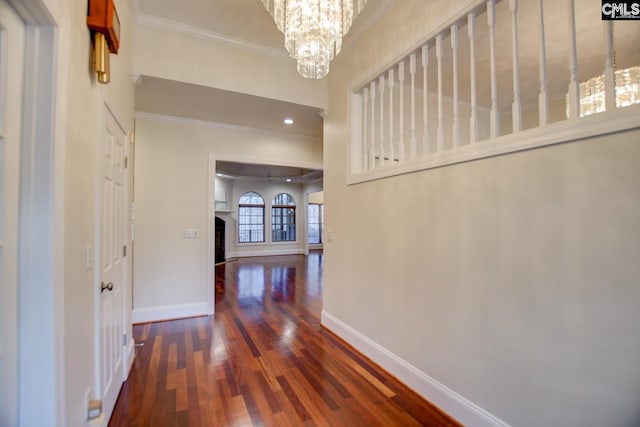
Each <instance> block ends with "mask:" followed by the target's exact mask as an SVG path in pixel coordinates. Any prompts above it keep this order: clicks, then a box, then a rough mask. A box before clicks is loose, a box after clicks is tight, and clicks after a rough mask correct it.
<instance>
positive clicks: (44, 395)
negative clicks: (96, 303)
mask: <svg viewBox="0 0 640 427" xmlns="http://www.w3.org/2000/svg"><path fill="white" fill-rule="evenodd" d="M8 3H9V4H10V5H11V6H13V8H14V9H15V11H16V12H17V13H18V15H19V16H20V17H21V18H22V19H23V20H24V22H25V29H26V43H25V75H24V93H23V113H22V120H23V124H22V139H21V141H20V190H19V198H20V200H19V216H18V218H19V228H18V248H19V249H18V292H19V293H18V304H17V309H18V313H19V316H18V324H17V325H16V329H17V334H18V342H19V344H18V366H17V368H18V372H19V379H18V387H19V399H18V401H19V403H18V413H19V417H20V420H21V422H22V423H24V424H25V425H42V426H46V425H52V423H55V424H56V425H64V424H65V418H66V417H65V393H64V341H63V340H64V335H63V328H64V280H63V273H64V272H63V266H64V228H63V226H64V222H63V221H64V152H65V143H64V131H63V130H62V126H56V124H59V123H61V117H60V113H58V111H62V110H58V108H57V107H58V105H57V104H58V102H59V100H58V98H57V97H56V89H58V88H59V89H64V88H66V82H65V81H64V79H63V78H62V76H60V74H59V73H58V67H59V65H60V64H61V63H62V62H63V61H60V60H59V59H60V58H59V57H60V50H59V45H60V41H59V40H60V37H61V35H60V31H59V28H58V26H57V23H56V20H55V18H54V14H53V13H52V11H50V10H49V9H48V7H47V6H46V5H45V3H44V1H43V0H9V1H8ZM61 107H62V106H61ZM43 218H44V220H43ZM34 265H37V266H39V268H38V269H34V268H33V266H34Z"/></svg>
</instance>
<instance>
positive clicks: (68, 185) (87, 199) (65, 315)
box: [0, 0, 134, 427]
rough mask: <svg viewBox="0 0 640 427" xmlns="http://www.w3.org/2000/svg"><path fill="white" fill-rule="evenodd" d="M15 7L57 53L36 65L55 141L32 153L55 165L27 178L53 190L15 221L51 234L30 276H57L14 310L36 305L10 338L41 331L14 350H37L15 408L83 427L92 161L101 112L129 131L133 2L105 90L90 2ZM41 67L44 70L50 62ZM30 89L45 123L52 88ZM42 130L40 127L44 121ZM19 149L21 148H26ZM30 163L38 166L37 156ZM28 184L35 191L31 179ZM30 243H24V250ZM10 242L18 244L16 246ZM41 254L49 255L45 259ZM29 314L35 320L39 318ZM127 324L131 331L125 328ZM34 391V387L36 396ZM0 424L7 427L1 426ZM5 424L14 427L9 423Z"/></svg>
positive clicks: (92, 284) (91, 342)
mask: <svg viewBox="0 0 640 427" xmlns="http://www.w3.org/2000/svg"><path fill="white" fill-rule="evenodd" d="M5 3H6V2H3V6H6V4H5ZM13 4H15V5H17V6H21V7H22V9H21V10H23V11H28V12H25V13H26V14H27V15H28V14H29V13H35V16H31V17H30V18H29V20H30V22H31V21H38V22H44V21H46V22H48V23H49V24H50V25H51V26H48V27H47V28H46V29H43V28H39V29H38V30H36V29H35V28H36V27H37V26H36V25H30V31H31V30H33V31H34V32H33V34H35V35H36V37H38V34H44V35H46V36H47V39H48V40H52V39H53V41H52V44H53V45H54V46H55V48H54V49H53V50H49V49H47V53H51V55H52V56H53V58H54V63H55V65H54V67H53V68H48V67H46V66H45V65H43V64H42V63H37V64H36V65H35V68H36V69H40V70H41V69H43V67H46V69H47V71H48V72H47V73H46V74H47V76H52V86H53V91H52V92H53V93H54V99H55V109H54V111H53V114H52V121H53V122H54V123H55V125H54V126H53V128H54V129H55V132H53V133H50V134H48V135H46V136H42V137H37V138H36V139H37V145H36V147H37V149H43V151H44V149H45V148H46V149H47V151H48V150H49V149H50V150H51V157H50V158H47V159H44V163H46V167H44V168H41V169H40V168H36V169H37V170H33V171H32V172H33V175H34V176H37V178H38V179H42V178H43V177H44V178H45V179H47V180H49V182H48V184H49V185H50V187H49V188H47V189H45V188H41V187H39V186H35V191H36V192H35V193H34V194H33V196H34V197H33V200H31V202H32V203H33V204H34V205H35V206H38V207H39V206H40V205H44V208H42V209H40V210H39V211H37V212H35V215H34V217H33V218H27V215H25V214H24V212H23V213H22V215H23V216H22V217H21V218H20V221H21V222H20V224H21V226H22V225H23V224H30V225H31V226H32V227H33V229H42V230H46V231H48V230H49V227H52V228H53V229H54V230H53V232H52V236H49V235H46V236H38V237H41V239H42V243H41V247H40V248H38V250H39V251H40V250H41V251H42V253H41V254H40V253H39V256H40V257H41V258H42V259H47V260H48V259H51V260H52V261H51V264H52V265H37V266H34V265H30V266H28V267H27V268H30V269H32V271H34V272H36V271H53V276H55V277H51V278H48V279H49V280H50V282H49V281H45V280H37V283H36V280H33V283H32V282H30V286H31V287H30V288H29V289H24V288H23V289H22V290H21V291H22V295H21V296H20V297H19V298H21V299H20V304H23V302H24V301H27V300H28V301H30V302H31V303H33V305H30V306H29V307H27V308H28V311H29V317H25V314H24V313H22V319H21V320H23V322H22V323H21V324H19V325H17V326H16V329H18V330H19V331H20V332H21V333H25V332H24V331H25V330H31V329H37V328H39V330H40V333H39V334H37V335H36V334H34V335H33V336H32V335H29V336H23V337H22V338H23V342H22V343H20V347H22V348H25V347H24V346H25V343H24V341H28V342H29V345H32V346H33V347H36V348H38V347H39V348H41V349H42V351H41V352H40V354H38V353H36V354H35V355H34V354H29V355H25V354H22V355H20V357H19V361H20V362H19V363H20V364H21V365H20V366H17V367H16V368H17V373H18V375H19V376H20V377H21V380H20V381H22V382H24V381H25V380H24V378H25V377H26V378H29V380H33V381H31V382H29V386H30V387H29V389H28V390H26V391H25V389H24V388H23V389H20V390H14V392H15V395H14V397H13V399H18V398H19V399H20V411H21V415H22V417H21V420H20V422H21V425H32V424H33V423H34V422H35V423H37V425H41V426H54V425H56V426H65V427H66V426H70V427H75V426H85V425H86V413H87V408H86V401H85V392H86V391H87V390H92V391H93V392H92V393H91V394H90V396H89V397H91V398H96V397H97V396H96V388H97V387H96V382H95V379H96V378H97V376H98V373H97V372H96V371H95V355H96V354H95V350H96V346H95V343H96V341H95V336H96V332H97V331H96V323H95V320H96V318H97V316H98V309H97V307H96V305H95V297H96V295H97V292H98V290H97V283H96V273H95V270H94V268H93V265H90V266H89V268H86V267H85V263H86V260H85V248H86V247H87V246H91V247H93V248H95V242H96V238H97V236H96V212H95V205H96V187H97V179H96V158H97V156H98V153H97V146H98V141H99V138H100V137H101V135H102V133H101V114H102V113H103V111H104V108H105V107H104V104H105V103H107V104H108V105H109V106H110V107H111V108H112V109H113V110H114V112H115V113H116V115H117V117H118V119H119V120H121V122H122V125H123V126H124V127H125V129H126V130H129V129H131V127H132V122H133V97H134V91H133V83H132V78H131V75H132V69H133V55H132V52H133V37H132V24H133V19H132V13H133V11H132V9H131V7H130V3H129V2H123V4H122V5H119V6H118V13H119V17H120V21H121V24H122V31H121V48H120V52H119V54H118V55H117V56H113V55H112V56H111V83H110V84H109V85H108V86H104V85H100V84H98V83H97V82H96V81H95V77H94V73H93V71H92V69H91V66H90V64H91V58H90V53H91V49H90V47H91V39H90V33H89V31H88V29H87V26H86V13H87V2H86V1H80V0H70V1H60V0H44V1H42V2H40V1H37V0H34V1H27V0H25V1H20V0H16V1H14V2H13ZM3 18H4V17H3ZM40 40H42V39H40ZM20 43H21V42H20V40H19V39H12V41H11V45H12V47H17V45H18V44H20ZM43 56H45V57H46V55H43ZM39 59H41V60H42V58H39ZM44 62H45V63H46V59H45V60H44ZM29 85H30V86H28V88H27V89H29V90H32V91H33V93H35V94H36V96H37V100H36V101H35V102H36V105H37V109H38V110H39V111H40V113H41V114H43V113H42V111H46V109H47V106H46V103H45V102H44V100H45V99H46V96H44V95H43V94H44V93H46V91H47V87H48V85H49V81H48V80H47V77H46V76H45V77H43V79H42V81H38V85H37V87H34V86H35V85H32V84H31V83H29ZM13 89H15V90H16V91H17V92H15V93H14V92H10V96H11V97H12V102H13V101H16V97H18V98H22V97H25V96H27V94H28V93H29V91H25V92H21V89H22V88H20V87H14V88H12V90H13ZM16 111H17V110H14V111H10V114H15V113H16ZM9 117H10V118H11V117H12V116H9ZM14 118H15V117H14ZM43 121H45V122H46V118H45V120H43ZM17 122H18V123H19V122H20V121H19V120H17ZM42 127H47V124H46V123H44V124H43V123H41V122H38V123H35V124H34V128H36V129H32V131H34V132H42ZM47 131H48V129H47ZM48 138H51V144H52V146H47V147H45V144H48V143H49V140H48ZM13 142H14V143H15V142H16V141H13ZM22 143H23V144H25V142H24V140H23V141H22ZM16 147H18V149H19V145H14V146H13V147H12V149H14V148H16ZM11 154H12V155H13V152H12V153H11ZM36 154H37V155H38V156H41V157H43V154H42V153H36ZM22 155H24V152H23V153H22ZM16 160H17V159H16V158H12V159H11V162H12V167H15V166H16V163H15V162H16ZM29 163H31V164H35V160H34V159H33V158H29V159H26V160H25V159H23V161H22V164H23V165H25V164H29ZM32 180H33V181H34V182H36V179H35V178H33V177H32ZM21 184H24V182H22V183H21ZM20 190H21V194H22V196H23V197H25V196H26V195H27V194H30V193H29V191H30V190H32V189H30V188H26V189H25V188H24V186H23V188H21V189H20ZM40 191H41V192H40ZM50 192H52V195H51V194H50ZM12 196H15V194H12ZM49 197H51V199H52V200H50V199H49ZM49 204H51V205H52V208H51V209H53V210H54V212H53V214H52V213H51V212H50V210H49ZM13 208H14V209H15V210H13V209H12V211H13V212H14V213H15V212H17V206H15V205H14V206H13ZM13 219H15V218H13ZM29 220H30V221H29ZM27 237H29V236H27ZM49 238H51V239H52V240H53V244H52V245H51V246H50V247H49V246H48V245H47V243H46V242H47V241H48V239H49ZM28 240H29V239H28V238H23V241H28ZM9 243H10V244H15V243H16V241H15V240H12V241H10V242H9ZM23 250H24V248H23ZM47 251H50V253H49V256H50V258H49V256H47ZM29 256H31V254H21V261H22V262H24V261H25V259H26V258H28V257H29ZM23 257H24V258H23ZM14 262H15V259H14ZM34 276H35V274H34ZM23 279H24V278H23ZM18 280H20V279H18ZM49 285H51V286H49ZM33 289H38V290H41V291H42V293H38V294H36V295H33V294H29V295H26V294H27V293H28V292H29V291H30V290H33ZM34 306H37V307H38V308H40V309H41V311H40V312H36V311H35V310H34ZM126 306H128V304H126ZM18 307H20V306H18ZM3 311H4V310H3ZM49 316H51V317H49ZM34 325H35V326H34ZM125 325H130V322H129V321H127V320H126V319H125ZM125 330H126V332H127V333H128V336H131V328H130V327H126V329H125ZM52 335H53V336H52ZM52 349H53V350H52ZM30 358H37V363H38V367H37V369H33V368H34V366H30V365H28V364H25V363H23V362H24V361H25V359H26V360H29V359H30ZM43 367H44V368H43ZM39 370H42V371H45V370H46V375H43V376H38V377H37V378H35V379H33V378H31V377H33V376H34V372H40V371H39ZM50 371H53V372H50ZM52 382H53V383H54V384H52ZM33 383H35V384H36V386H35V387H34V386H33V385H32V384H33ZM31 388H36V389H37V391H35V392H33V390H31ZM12 403H13V402H12ZM0 424H2V425H5V424H3V423H2V421H0ZM7 425H15V424H14V423H11V422H10V423H9V424H7Z"/></svg>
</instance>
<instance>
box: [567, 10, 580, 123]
mask: <svg viewBox="0 0 640 427" xmlns="http://www.w3.org/2000/svg"><path fill="white" fill-rule="evenodd" d="M568 1H569V39H570V40H571V43H570V44H569V118H570V119H576V118H578V117H580V86H579V84H578V51H577V47H576V16H575V8H574V3H573V0H568Z"/></svg>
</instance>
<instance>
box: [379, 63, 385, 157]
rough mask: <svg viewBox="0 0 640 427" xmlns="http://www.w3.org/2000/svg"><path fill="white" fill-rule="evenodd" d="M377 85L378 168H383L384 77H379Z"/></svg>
mask: <svg viewBox="0 0 640 427" xmlns="http://www.w3.org/2000/svg"><path fill="white" fill-rule="evenodd" d="M378 83H379V84H378V87H379V89H380V166H384V162H385V157H384V75H382V76H380V80H379V82H378Z"/></svg>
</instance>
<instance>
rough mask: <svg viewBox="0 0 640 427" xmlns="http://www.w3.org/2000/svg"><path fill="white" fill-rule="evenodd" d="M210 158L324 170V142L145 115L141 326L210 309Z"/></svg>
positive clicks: (140, 131) (139, 167)
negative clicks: (180, 311)
mask: <svg viewBox="0 0 640 427" xmlns="http://www.w3.org/2000/svg"><path fill="white" fill-rule="evenodd" d="M210 154H213V156H214V157H215V158H216V159H218V160H230V161H241V162H250V163H266V164H279V165H289V166H304V167H311V168H321V167H322V141H321V140H319V139H316V138H310V137H294V136H292V135H289V134H278V133H272V132H264V131H259V130H256V129H249V128H240V127H234V126H221V125H206V124H203V123H196V122H185V121H182V122H181V121H176V120H165V119H161V118H158V117H150V116H145V115H141V116H139V117H138V118H137V119H136V162H135V183H136V200H135V206H136V234H135V256H134V259H135V266H134V274H135V276H134V298H133V307H134V320H135V319H136V316H137V314H138V313H146V314H145V316H146V315H149V316H152V317H155V318H156V319H160V318H163V316H165V315H166V313H170V312H171V310H173V309H172V307H176V306H182V307H183V308H185V309H190V310H194V311H193V312H195V311H197V310H205V306H206V304H207V302H208V301H207V299H208V293H209V290H210V289H209V286H212V284H210V283H208V270H207V266H208V258H207V257H208V256H209V252H208V250H209V248H208V246H207V245H208V239H207V236H208V234H207V233H208V226H209V224H208V218H209V215H210V213H209V207H208V206H207V203H208V197H209V194H208V191H209V178H210V176H209V174H210V170H209V155H210ZM211 172H213V171H211ZM213 191H215V190H213ZM234 197H235V190H234ZM213 199H214V197H211V203H212V204H213V201H214V200H213ZM212 216H213V215H212ZM211 220H212V221H213V217H211ZM185 228H193V229H198V230H199V231H200V238H198V239H183V238H182V230H183V229H185ZM203 313H206V311H204V312H203V311H201V312H200V313H199V314H203ZM165 318H166V317H165Z"/></svg>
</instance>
